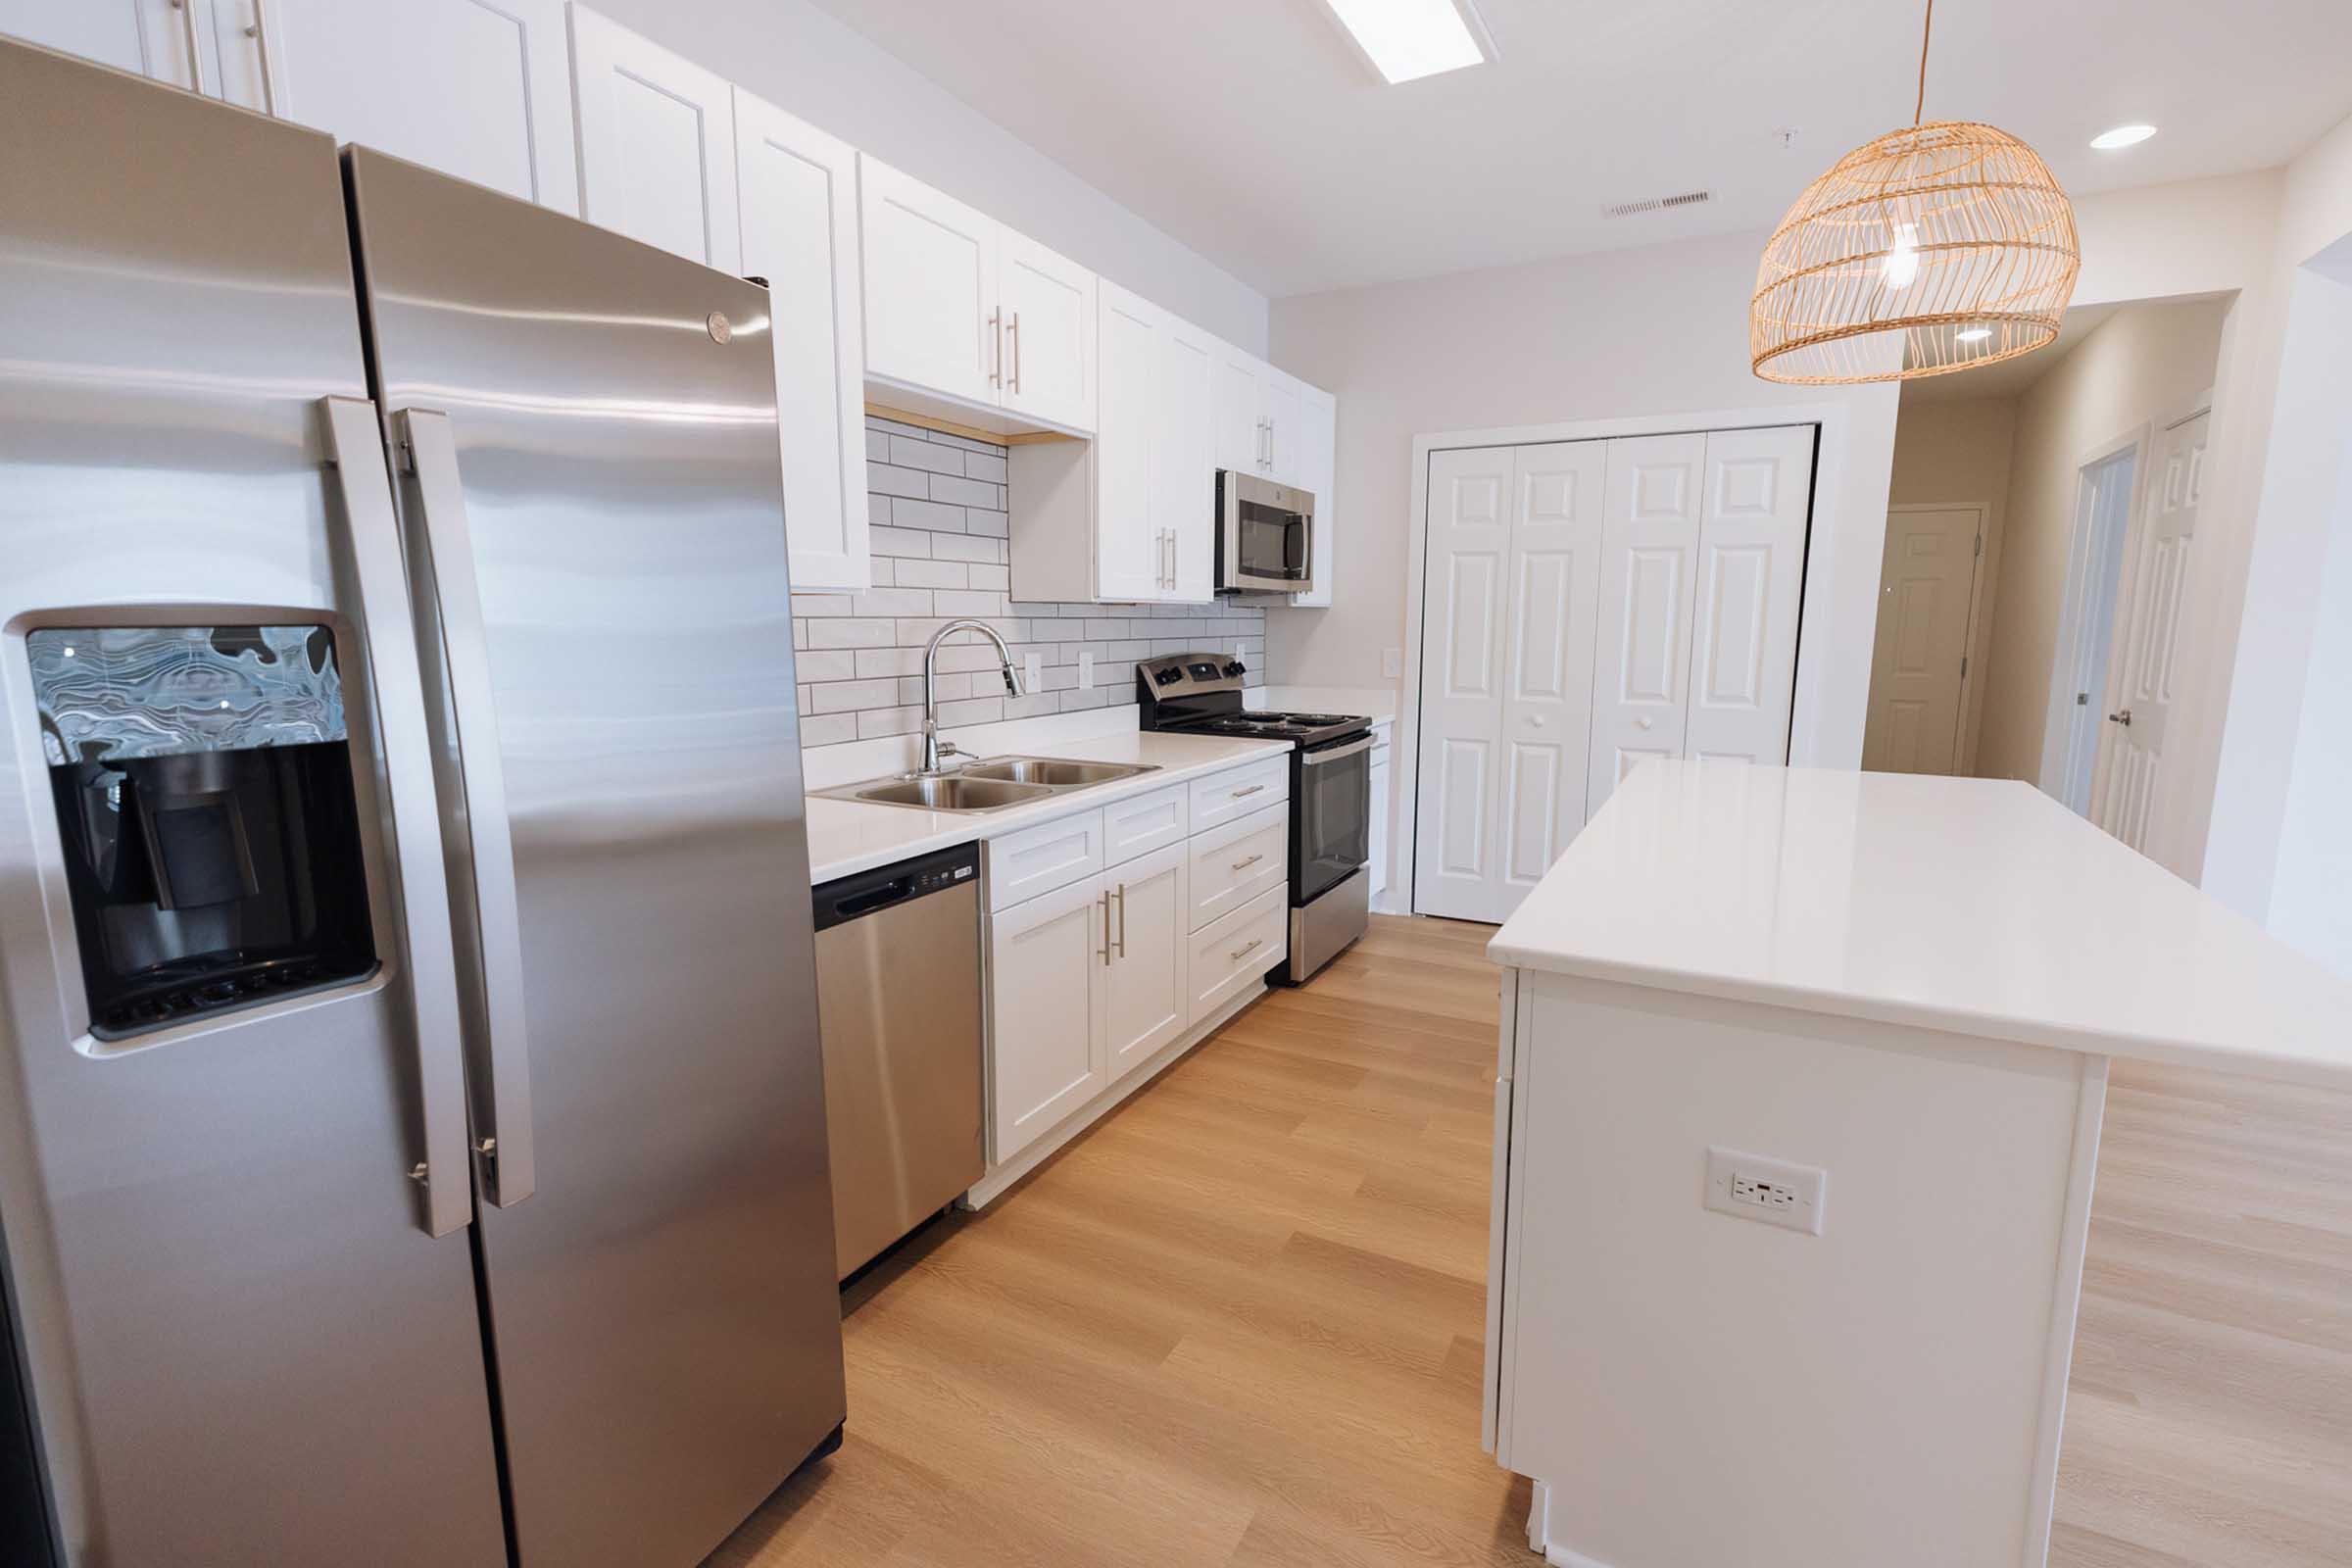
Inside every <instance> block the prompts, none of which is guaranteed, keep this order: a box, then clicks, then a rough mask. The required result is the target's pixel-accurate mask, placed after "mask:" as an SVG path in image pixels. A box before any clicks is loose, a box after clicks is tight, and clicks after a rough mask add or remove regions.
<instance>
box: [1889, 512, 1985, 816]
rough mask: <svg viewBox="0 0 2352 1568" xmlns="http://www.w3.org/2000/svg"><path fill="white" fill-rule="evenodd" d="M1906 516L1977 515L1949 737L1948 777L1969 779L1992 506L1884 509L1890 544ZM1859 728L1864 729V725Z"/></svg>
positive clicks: (1980, 681)
mask: <svg viewBox="0 0 2352 1568" xmlns="http://www.w3.org/2000/svg"><path fill="white" fill-rule="evenodd" d="M1905 512H1973V513H1975V514H1976V515H1977V540H1978V546H1979V548H1978V550H1977V555H1976V559H1975V560H1974V561H1972V562H1970V563H1969V579H1968V630H1967V631H1966V632H1965V633H1964V634H1963V636H1962V638H1961V643H1962V647H1963V650H1964V657H1963V658H1962V660H1961V669H1960V701H1959V707H1958V708H1957V710H1956V711H1954V713H1953V715H1952V723H1953V725H1954V728H1953V731H1952V774H1953V776H1954V777H1956V778H1973V777H1974V776H1975V775H1976V771H1977V732H1978V724H1977V714H1976V712H1975V711H1974V705H1975V701H1976V696H1977V693H1978V692H1979V691H1981V690H1982V689H1983V678H1984V674H1985V660H1986V658H1988V657H1989V655H1990V650H1988V649H1986V648H1985V647H1984V646H1983V642H1984V638H1985V633H1986V632H1988V631H1989V630H1991V628H1992V590H1993V577H1992V573H1991V572H1990V571H1989V570H1988V569H1986V568H1987V567H1988V566H1989V565H1990V564H1991V563H1992V559H1993V550H1994V548H1995V544H1996V541H1995V540H1994V539H1993V537H1992V503H1991V502H1989V501H1934V502H1929V501H1905V502H1901V503H1899V504H1893V505H1889V506H1888V507H1887V517H1888V519H1889V520H1890V521H1889V526H1888V527H1887V535H1888V537H1890V538H1891V537H1892V536H1893V533H1894V529H1893V527H1892V526H1891V519H1892V518H1893V517H1894V516H1895V515H1897V514H1898V513H1905ZM1886 573H1887V568H1886V567H1885V566H1884V565H1882V566H1881V567H1880V568H1879V583H1880V586H1881V588H1882V590H1883V589H1884V588H1885V586H1886V582H1887V575H1886ZM1886 608H1887V607H1886V604H1885V603H1884V595H1883V594H1882V602H1881V604H1880V606H1879V609H1880V611H1881V613H1884V612H1885V610H1886ZM1871 652H1872V653H1873V654H1874V655H1875V654H1876V653H1877V652H1878V646H1877V642H1876V639H1875V637H1874V639H1873V642H1872V646H1871ZM1864 722H1865V723H1866V724H1867V723H1868V720H1865V721H1864Z"/></svg>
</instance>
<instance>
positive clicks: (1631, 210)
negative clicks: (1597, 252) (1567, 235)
mask: <svg viewBox="0 0 2352 1568" xmlns="http://www.w3.org/2000/svg"><path fill="white" fill-rule="evenodd" d="M1714 197H1715V193H1714V192H1713V191H1711V190H1687V191H1684V192H1683V193H1682V194H1680V195H1678V196H1649V197H1644V198H1643V199H1642V200H1641V201H1638V202H1616V203H1613V204H1611V205H1610V206H1607V207H1603V208H1602V209H1601V210H1600V216H1601V217H1603V218H1636V217H1639V216H1641V215H1642V214H1643V213H1665V212H1672V211H1673V210H1674V209H1675V208H1677V207H1696V206H1697V205H1698V204H1699V203H1701V202H1706V201H1712V200H1714Z"/></svg>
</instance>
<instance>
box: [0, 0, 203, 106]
mask: <svg viewBox="0 0 2352 1568" xmlns="http://www.w3.org/2000/svg"><path fill="white" fill-rule="evenodd" d="M212 26H213V22H212V0H0V33H6V34H7V35H8V36H10V37H12V38H22V39H24V40H25V42H27V43H37V44H39V45H40V46H41V47H42V48H44V49H55V50H58V51H60V52H61V53H64V54H69V55H79V56H80V57H81V58H82V59H84V60H95V61H97V62H98V63H99V64H100V65H102V66H112V67H114V68H115V69H116V70H117V71H128V72H132V73H136V74H138V75H142V76H152V77H154V78H155V79H156V80H157V81H162V82H169V83H170V84H171V85H172V86H174V87H195V86H196V85H197V78H196V73H194V72H192V71H191V70H190V69H189V62H190V59H191V56H190V52H189V45H190V44H192V43H195V42H197V41H198V40H199V39H202V40H204V45H205V47H204V53H203V60H204V67H203V70H204V86H205V88H206V89H207V90H215V89H214V87H213V84H214V83H215V82H217V81H219V79H220V73H219V67H218V65H217V63H216V59H215V53H214V50H213V48H212V46H211V42H210V39H211V33H212Z"/></svg>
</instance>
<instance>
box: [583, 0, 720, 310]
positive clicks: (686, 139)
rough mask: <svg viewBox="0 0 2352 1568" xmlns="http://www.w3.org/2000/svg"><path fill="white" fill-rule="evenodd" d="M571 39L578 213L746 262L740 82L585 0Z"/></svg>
mask: <svg viewBox="0 0 2352 1568" xmlns="http://www.w3.org/2000/svg"><path fill="white" fill-rule="evenodd" d="M571 48H572V64H573V75H572V89H573V99H572V104H573V112H574V114H576V115H577V116H578V118H579V127H580V216H581V217H583V218H585V219H587V220H588V221H590V222H592V223H598V224H602V225H603V226H604V227H606V228H611V229H616V230H618V231H619V232H621V233H623V234H626V235H628V236H629V237H630V238H631V239H638V240H643V241H644V242H645V243H646V244H648V245H656V246H659V247H661V248H662V250H665V251H670V252H673V253H674V254H676V255H679V256H683V257H686V258H687V259H688V260H690V261H697V262H701V263H702V264H703V265H704V266H706V267H715V268H717V269H718V270H720V271H722V272H738V273H739V272H741V271H742V270H743V228H742V223H741V221H739V219H738V218H737V215H736V206H735V201H736V186H735V103H734V89H733V88H732V87H730V86H729V85H728V83H727V82H726V80H725V79H724V78H722V77H720V76H718V75H717V74H715V73H712V72H709V71H705V70H704V69H703V68H702V67H700V66H698V65H696V64H694V62H692V61H690V60H687V59H684V58H682V57H680V56H678V55H674V54H671V53H670V52H669V51H668V50H666V49H663V48H661V47H660V46H659V45H656V44H653V43H649V42H648V41H647V40H645V39H643V38H641V37H639V36H638V35H637V34H635V33H633V32H631V31H629V30H628V29H627V28H626V27H623V26H621V25H618V24H617V23H614V22H612V21H610V20H608V19H607V18H604V17H601V16H599V15H597V14H596V13H595V12H593V11H590V10H588V9H587V8H586V7H584V6H579V5H574V6H573V7H572V8H571Z"/></svg>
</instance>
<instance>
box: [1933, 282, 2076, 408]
mask: <svg viewBox="0 0 2352 1568" xmlns="http://www.w3.org/2000/svg"><path fill="white" fill-rule="evenodd" d="M2122 309H2123V307H2122V306H2121V305H2077V306H2075V307H2073V308H2072V309H2070V310H2069V311H2068V312H2067V313H2066V316H2065V319H2062V320H2061V321H2060V322H2059V323H2058V335H2057V336H2056V337H2054V338H2052V339H2050V342H2049V346H2048V347H2046V348H2038V349H2035V350H2034V352H2033V353H2031V354H2021V355H2019V356H2018V357H2017V358H2016V359H2014V360H2003V361H2001V362H2000V363H1999V364H1997V365H1987V366H1985V367H1983V368H1980V369H1975V370H1962V371H1959V372H1956V373H1954V374H1951V375H1927V376H1922V377H1920V378H1919V379H1918V380H1916V381H1905V382H1904V383H1903V391H1902V399H1903V406H1904V407H1906V408H1908V407H1910V406H1911V405H1912V404H1915V403H1973V402H1976V401H1978V400H1979V399H1982V398H2014V397H2018V396H2021V395H2022V394H2023V393H2024V392H2025V391H2026V389H2027V388H2028V387H2030V386H2032V385H2033V384H2034V382H2036V381H2038V380H2040V379H2041V378H2042V377H2043V376H2045V375H2047V374H2049V373H2050V372H2051V371H2052V370H2054V369H2056V368H2058V362H2059V361H2061V360H2063V359H2065V358H2066V357H2067V356H2068V355H2069V354H2072V353H2074V352H2075V350H2076V348H2077V347H2079V346H2080V345H2081V344H2082V340H2083V339H2084V338H2085V337H2088V336H2089V335H2090V330H2091V328H2092V327H2095V326H2097V325H2098V324H2099V323H2100V322H2102V321H2104V320H2106V319H2107V318H2109V317H2110V316H2113V315H2114V314H2115V313H2116V312H2118V311H2120V310H2122Z"/></svg>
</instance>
